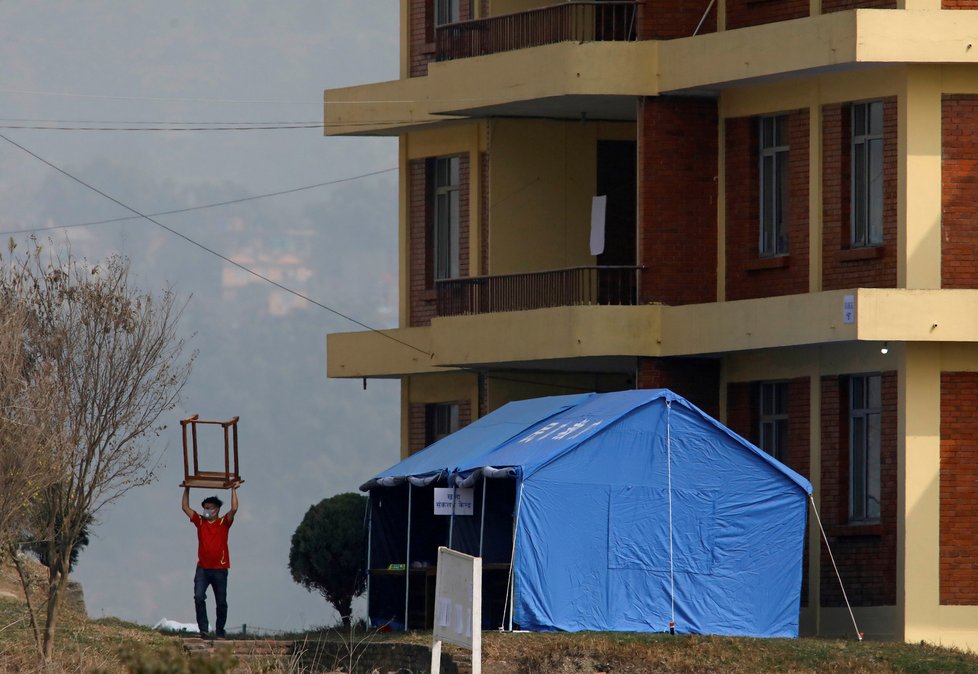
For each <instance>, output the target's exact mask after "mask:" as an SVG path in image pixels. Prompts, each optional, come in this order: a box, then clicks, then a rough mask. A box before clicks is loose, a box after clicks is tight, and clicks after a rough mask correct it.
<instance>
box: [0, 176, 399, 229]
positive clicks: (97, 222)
mask: <svg viewBox="0 0 978 674" xmlns="http://www.w3.org/2000/svg"><path fill="white" fill-rule="evenodd" d="M396 170H397V167H393V168H386V169H381V170H379V171H371V172H369V173H361V174H360V175H355V176H349V177H346V178H338V179H337V180H328V181H326V182H324V183H316V184H315V185H303V186H302V187H293V188H292V189H288V190H279V191H278V192H266V193H264V194H254V195H252V196H250V197H241V198H240V199H231V200H229V201H218V202H215V203H212V204H201V205H200V206H188V207H187V208H176V209H173V210H170V211H159V212H158V213H150V214H149V215H150V216H151V217H157V216H160V215H176V214H177V213H188V212H190V211H200V210H203V209H205V208H217V207H218V206H230V205H232V204H240V203H243V202H245V201H254V200H256V199H265V198H268V197H278V196H281V195H283V194H293V193H295V192H302V191H304V190H312V189H316V188H318V187H326V186H328V185H338V184H340V183H348V182H351V181H353V180H360V179H361V178H369V177H370V176H376V175H381V174H383V173H390V172H391V171H396ZM139 219H141V217H140V216H138V215H127V216H125V217H121V218H109V219H108V220H93V221H91V222H76V223H73V224H70V225H54V226H51V227H32V228H30V229H15V230H11V231H3V232H0V235H5V234H30V233H33V232H46V231H50V230H54V229H73V228H75V227H89V226H91V225H104V224H108V223H112V222H124V221H126V220H139Z"/></svg>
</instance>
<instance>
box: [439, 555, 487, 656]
mask: <svg viewBox="0 0 978 674" xmlns="http://www.w3.org/2000/svg"><path fill="white" fill-rule="evenodd" d="M443 641H447V642H448V643H450V644H455V645H457V646H462V647H463V648H468V649H470V650H471V651H472V674H481V673H482V558H481V557H472V556H470V555H466V554H463V553H461V552H456V551H455V550H451V549H449V548H446V547H444V546H441V547H439V548H438V570H437V572H436V575H435V625H434V628H433V631H432V633H431V674H439V673H440V672H441V644H442V642H443Z"/></svg>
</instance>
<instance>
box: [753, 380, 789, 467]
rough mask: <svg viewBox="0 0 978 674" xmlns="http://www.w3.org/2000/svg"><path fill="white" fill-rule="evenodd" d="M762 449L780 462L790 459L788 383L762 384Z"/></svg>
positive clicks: (759, 434) (760, 433)
mask: <svg viewBox="0 0 978 674" xmlns="http://www.w3.org/2000/svg"><path fill="white" fill-rule="evenodd" d="M760 395H761V400H760V410H761V414H760V425H761V428H760V432H759V433H758V437H759V438H760V445H761V449H763V450H764V451H765V452H767V453H768V454H770V455H771V456H773V457H774V458H775V459H777V460H778V461H785V460H786V459H787V458H788V383H787V382H762V383H761V389H760Z"/></svg>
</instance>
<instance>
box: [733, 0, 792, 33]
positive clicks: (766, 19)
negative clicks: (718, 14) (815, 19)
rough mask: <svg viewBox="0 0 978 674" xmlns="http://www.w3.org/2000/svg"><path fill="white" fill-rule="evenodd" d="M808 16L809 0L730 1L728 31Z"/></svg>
mask: <svg viewBox="0 0 978 674" xmlns="http://www.w3.org/2000/svg"><path fill="white" fill-rule="evenodd" d="M805 16H808V0H728V2H727V29H728V30H730V29H733V28H743V27H745V26H757V25H759V24H762V23H774V22H776V21H787V20H789V19H800V18H802V17H805Z"/></svg>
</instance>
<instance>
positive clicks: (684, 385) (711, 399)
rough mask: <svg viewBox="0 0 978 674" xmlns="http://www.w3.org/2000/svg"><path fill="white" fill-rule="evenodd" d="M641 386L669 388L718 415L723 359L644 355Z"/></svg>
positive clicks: (640, 371) (640, 364)
mask: <svg viewBox="0 0 978 674" xmlns="http://www.w3.org/2000/svg"><path fill="white" fill-rule="evenodd" d="M638 388H667V389H669V390H671V391H673V392H674V393H678V394H679V395H681V396H682V397H684V398H686V400H688V401H690V402H691V403H693V404H694V405H696V406H697V407H699V408H700V409H702V410H703V411H704V412H706V413H707V414H709V415H710V416H712V417H716V416H717V415H718V414H719V413H720V362H719V361H717V360H712V359H710V358H640V359H639V364H638Z"/></svg>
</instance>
